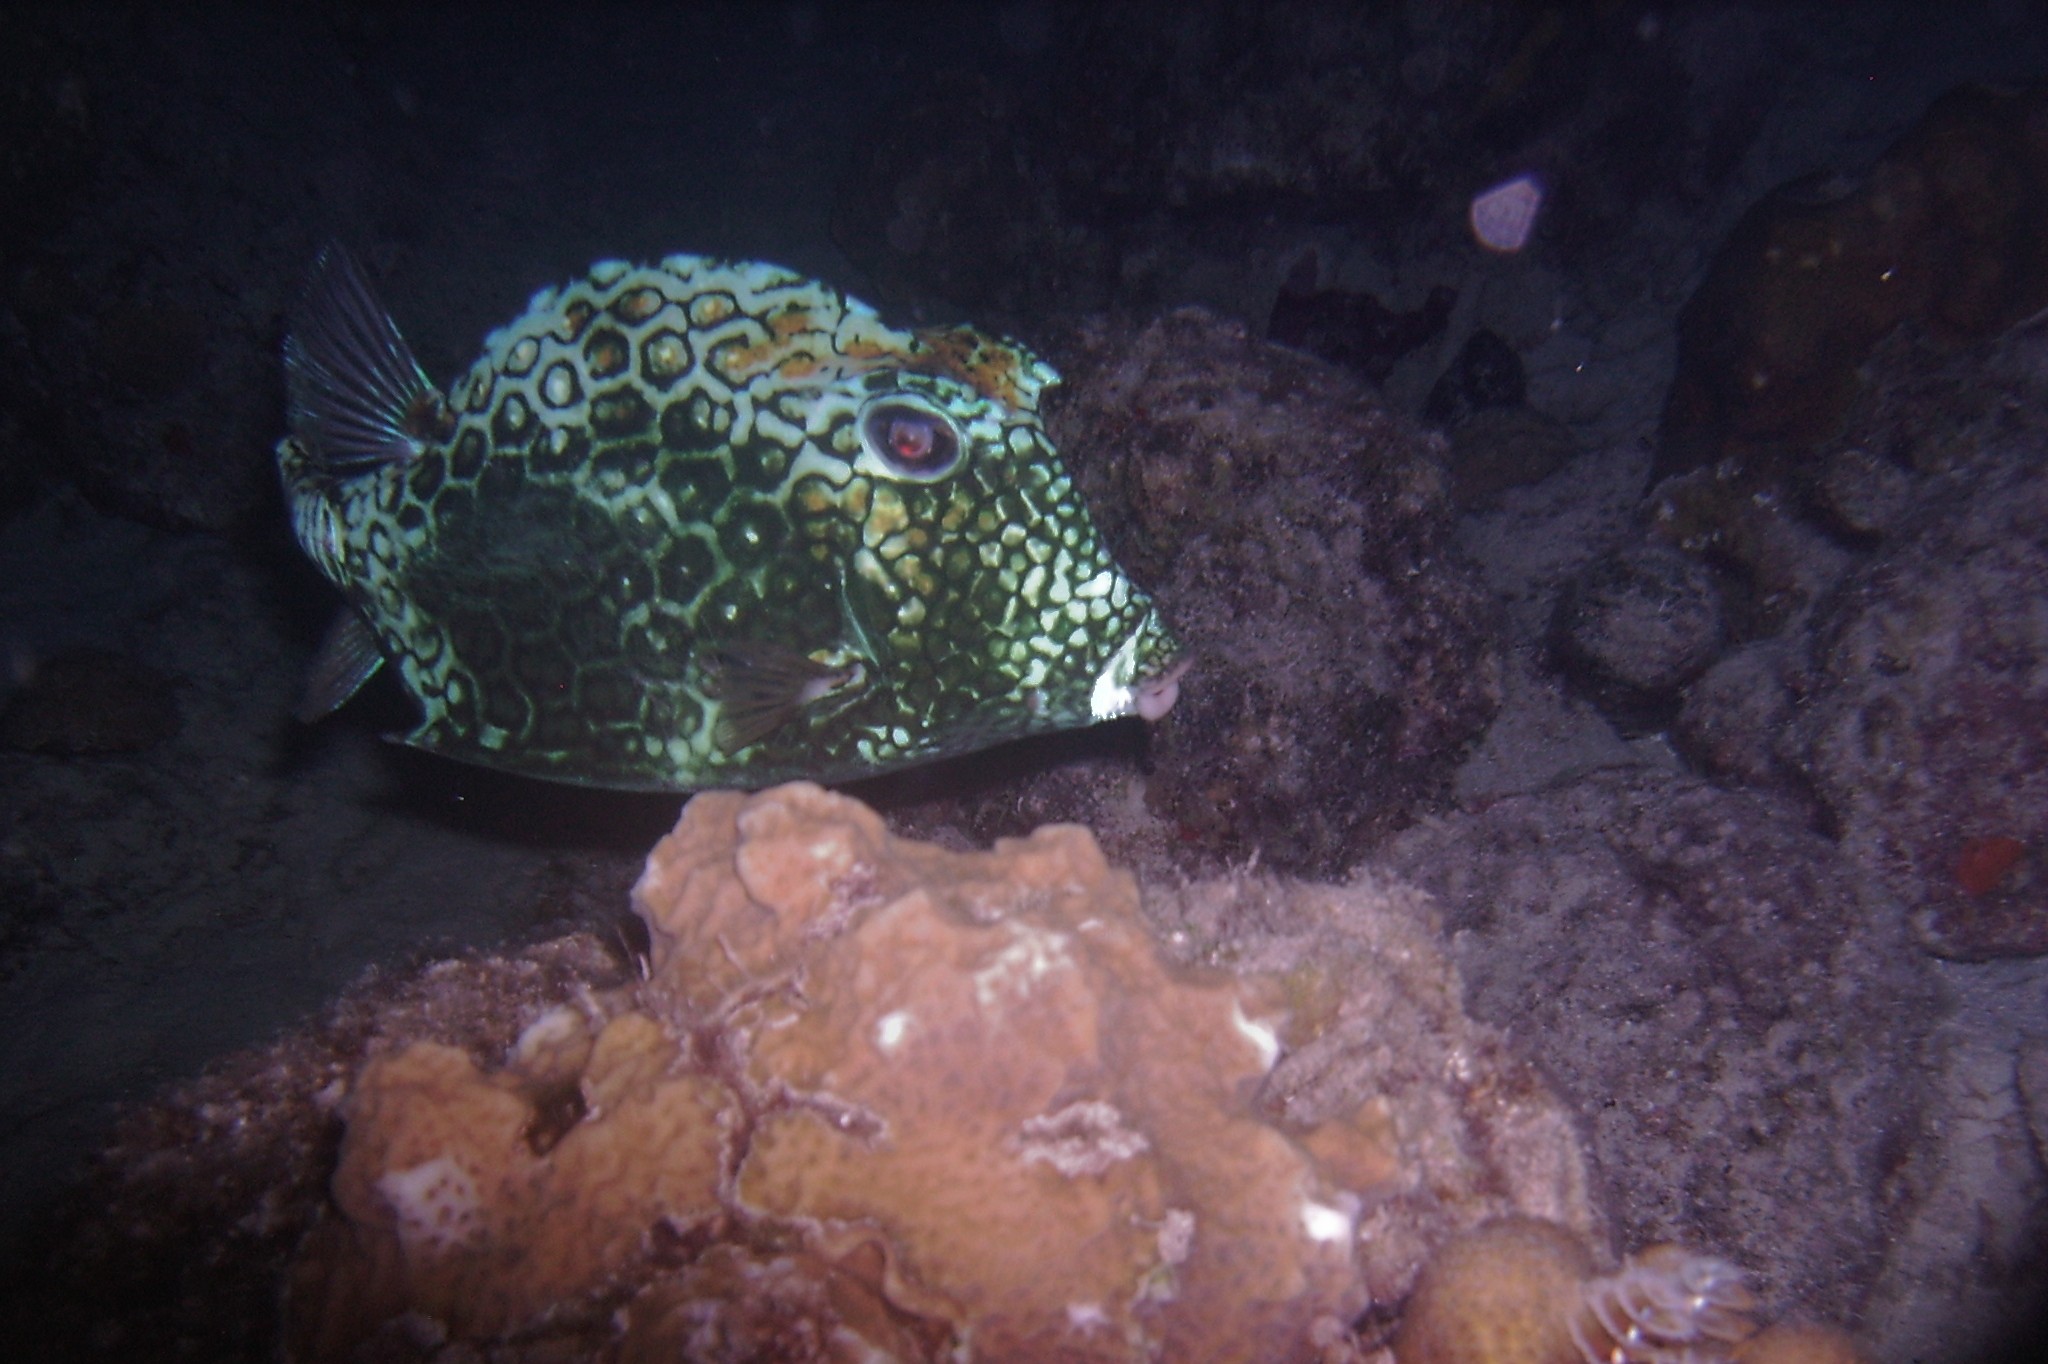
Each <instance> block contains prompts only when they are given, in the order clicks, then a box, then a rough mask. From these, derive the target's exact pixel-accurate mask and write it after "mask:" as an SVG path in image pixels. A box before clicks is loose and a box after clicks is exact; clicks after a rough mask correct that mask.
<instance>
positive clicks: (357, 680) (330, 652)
mask: <svg viewBox="0 0 2048 1364" xmlns="http://www.w3.org/2000/svg"><path fill="white" fill-rule="evenodd" d="M383 663H384V655H383V653H382V651H380V650H379V649H378V647H377V637H376V635H374V634H372V633H371V632H370V627H369V625H368V624H366V623H365V622H364V620H363V618H362V617H361V616H359V615H357V614H356V613H355V612H354V611H352V610H349V609H348V608H346V607H344V608H343V609H342V612H341V614H340V615H338V616H336V617H335V618H334V624H332V625H330V626H328V627H327V637H326V638H325V639H323V640H321V641H320V651H319V652H318V653H316V654H314V655H313V666H312V669H311V670H310V671H309V672H308V673H307V674H306V690H305V692H304V693H303V694H302V695H301V696H300V698H299V708H298V711H297V712H296V714H297V715H298V718H299V720H300V721H301V722H302V723H305V724H311V723H313V721H315V720H318V719H320V718H321V717H322V716H324V715H330V714H332V713H333V712H334V711H336V710H339V709H340V708H341V705H342V703H343V702H344V701H346V700H348V699H349V697H351V696H354V695H355V694H356V692H357V691H358V690H359V689H360V688H361V687H362V685H363V683H365V682H367V681H369V680H370V676H371V674H373V673H375V672H376V671H377V669H378V668H380V667H381V666H383Z"/></svg>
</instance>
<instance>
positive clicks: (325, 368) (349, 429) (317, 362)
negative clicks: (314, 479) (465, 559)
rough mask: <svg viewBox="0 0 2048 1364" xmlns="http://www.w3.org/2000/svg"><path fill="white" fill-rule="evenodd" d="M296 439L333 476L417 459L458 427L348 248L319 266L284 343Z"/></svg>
mask: <svg viewBox="0 0 2048 1364" xmlns="http://www.w3.org/2000/svg"><path fill="white" fill-rule="evenodd" d="M284 370H285V389H286V395H287V397H288V399H289V401H290V421H291V432H292V435H293V436H294V437H296V438H297V439H298V441H299V443H300V444H301V445H303V446H304V447H305V448H306V450H307V451H308V453H309V454H310V455H311V456H312V458H313V459H314V460H315V461H317V462H318V463H319V465H320V466H321V467H322V468H323V469H325V471H326V472H328V473H330V474H338V475H348V474H352V473H359V472H362V471H363V470H365V469H368V468H371V467H373V466H376V465H379V464H389V463H394V462H400V461H404V460H410V459H413V458H414V457H416V456H417V455H418V454H419V453H420V451H421V450H422V449H423V448H424V447H425V445H426V443H427V442H428V441H429V440H431V439H439V438H445V436H446V434H447V428H448V427H449V426H450V425H452V422H451V420H450V414H449V412H448V407H447V404H446V402H445V401H443V399H442V397H441V395H440V394H439V393H438V392H437V391H436V390H435V388H434V386H433V384H431V383H429V382H428V380H427V376H426V375H425V374H424V373H422V372H421V370H420V367H419V362H418V361H417V360H415V359H413V354H412V347H410V346H408V345H406V343H405V338H404V337H402V336H400V335H399V334H398V326H397V324H396V323H394V322H393V321H392V320H391V318H390V315H389V314H387V313H386V312H385V311H384V308H383V305H381V304H380V303H378V302H377V298H376V295H375V294H374V293H373V292H372V291H371V289H370V282H369V280H368V279H367V278H366V277H365V276H364V274H363V270H362V267H361V266H359V265H357V264H356V262H355V258H354V257H353V256H351V255H349V253H348V252H347V250H345V249H344V248H343V247H342V246H341V244H340V243H338V242H330V243H328V244H327V245H326V246H324V247H322V248H321V250H320V254H319V255H318V256H315V257H314V258H313V268H312V270H311V272H310V273H309V275H308V277H307V280H306V288H305V292H304V293H303V294H301V295H300V298H299V303H298V306H297V307H296V308H295V309H294V310H293V312H292V320H291V327H290V330H289V331H288V332H287V333H286V335H285V340H284Z"/></svg>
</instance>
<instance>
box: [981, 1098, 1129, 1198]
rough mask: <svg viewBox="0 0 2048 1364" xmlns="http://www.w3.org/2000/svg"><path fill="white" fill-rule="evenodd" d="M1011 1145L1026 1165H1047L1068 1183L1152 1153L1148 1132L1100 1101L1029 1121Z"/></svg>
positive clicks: (1020, 1129)
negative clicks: (1034, 1162) (1128, 1123)
mask: <svg viewBox="0 0 2048 1364" xmlns="http://www.w3.org/2000/svg"><path fill="white" fill-rule="evenodd" d="M1006 1145H1007V1146H1008V1147H1009V1148H1010V1150H1012V1151H1014V1152H1015V1153H1016V1154H1017V1156H1018V1157H1019V1158H1020V1159H1022V1160H1023V1162H1024V1163H1025V1164H1026V1165H1029V1164H1031V1163H1032V1162H1033V1161H1044V1162H1045V1163H1046V1164H1047V1165H1050V1166H1052V1167H1053V1168H1054V1169H1055V1170H1058V1171H1059V1172H1060V1173H1061V1174H1063V1175H1065V1176H1066V1177H1067V1178H1069V1179H1077V1178H1079V1177H1080V1176H1082V1175H1099V1174H1101V1173H1102V1172H1103V1171H1105V1170H1107V1169H1109V1167H1110V1166H1112V1165H1115V1164H1116V1163H1117V1162H1118V1161H1122V1160H1130V1159H1132V1158H1134V1157H1136V1156H1141V1155H1143V1154H1144V1153H1145V1152H1147V1151H1149V1150H1151V1149H1152V1143H1151V1142H1149V1141H1147V1140H1145V1134H1144V1133H1143V1132H1139V1131H1136V1130H1134V1129H1132V1128H1129V1127H1126V1126H1125V1125H1124V1115H1123V1114H1121V1113H1119V1112H1117V1110H1116V1108H1115V1106H1114V1105H1111V1104H1107V1103H1104V1102H1103V1101H1102V1100H1100V1099H1082V1100H1080V1101H1078V1102H1076V1103H1070V1104H1068V1105H1067V1106H1066V1107H1065V1108H1062V1109H1061V1110H1060V1111H1059V1112H1057V1113H1047V1114H1045V1115H1044V1116H1042V1117H1036V1118H1026V1119H1025V1120H1024V1121H1023V1123H1021V1124H1020V1125H1019V1126H1018V1128H1017V1134H1016V1135H1015V1136H1013V1137H1011V1138H1010V1139H1009V1141H1008V1142H1007V1143H1006Z"/></svg>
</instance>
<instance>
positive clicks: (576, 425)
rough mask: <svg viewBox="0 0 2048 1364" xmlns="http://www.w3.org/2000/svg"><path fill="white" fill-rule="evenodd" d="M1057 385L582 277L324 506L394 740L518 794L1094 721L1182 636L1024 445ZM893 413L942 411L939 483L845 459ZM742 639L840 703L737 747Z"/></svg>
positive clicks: (895, 760)
mask: <svg viewBox="0 0 2048 1364" xmlns="http://www.w3.org/2000/svg"><path fill="white" fill-rule="evenodd" d="M1056 378H1057V376H1056V375H1054V374H1053V372H1052V371H1051V369H1050V368H1049V367H1047V366H1046V365H1045V364H1043V363H1042V362H1041V361H1039V360H1037V359H1036V358H1035V357H1033V356H1031V355H1030V354H1029V353H1028V352H1027V351H1025V350H1023V349H1022V348H1021V347H1018V346H1015V345H1013V344H1011V343H1007V342H1001V341H997V340H994V339H992V338H989V337H986V336H983V335H982V334H980V333H977V332H974V331H971V330H969V329H966V328H950V329H935V330H928V331H924V332H918V333H908V332H902V331H897V330H894V329H891V328H889V327H887V326H885V325H883V324H882V323H881V322H880V321H879V319H878V318H877V317H876V316H875V314H874V313H873V312H872V311H871V310H870V309H868V308H867V307H866V306H865V305H863V304H861V303H859V302H857V301H855V300H851V299H847V298H845V297H844V296H842V295H841V294H839V293H838V292H837V291H836V290H834V289H832V288H830V287H829V286H826V285H823V284H819V283H816V282H814V281H810V280H807V279H805V278H803V277H801V276H798V275H796V274H793V273H791V272H789V271H786V270H783V269H781V268H779V267H774V266H766V265H760V264H753V263H726V262H721V261H715V260H710V259H706V258H701V257H690V256H676V257H670V258H668V259H667V260H665V261H663V262H662V263H661V264H660V265H658V266H652V267H647V266H641V267H634V266H628V265H625V264H623V263H605V264H601V265H599V266H597V267H594V268H593V270H592V271H591V272H590V274H589V276H588V277H587V278H586V279H584V280H581V281H578V282H576V283H574V284H571V285H568V286H566V287H564V288H561V289H557V290H546V291H543V292H542V293H540V294H537V295H535V297H534V299H533V300H532V302H531V304H530V305H529V308H528V310H527V312H526V313H525V315H524V316H522V317H521V318H519V319H518V320H517V321H515V322H513V323H512V324H511V325H509V326H507V327H505V328H502V329H500V330H498V331H496V332H494V333H493V334H492V335H491V336H490V337H489V339H488V340H487V342H486V344H485V352H484V355H483V357H482V358H481V359H480V360H478V361H477V363H476V364H475V365H474V366H473V367H472V368H471V369H470V371H469V373H468V374H467V375H466V376H465V377H464V378H463V379H461V380H460V381H459V382H458V383H457V384H456V385H455V386H454V388H453V389H452V391H451V394H450V397H449V400H448V401H449V404H450V406H451V408H452V415H453V418H454V429H453V434H452V436H451V437H450V438H449V439H447V440H446V441H443V442H440V443H437V444H433V445H430V446H429V447H428V448H426V449H424V450H423V451H421V453H420V454H419V455H418V457H417V458H416V459H414V460H412V461H410V462H407V463H402V464H394V465H390V466H387V467H385V468H383V469H381V470H379V471H378V472H377V474H376V475H375V476H374V477H371V478H365V479H361V480H356V481H353V482H348V483H339V484H336V485H335V487H334V489H333V495H334V497H335V499H336V504H335V508H334V520H335V522H336V525H335V527H334V529H333V533H332V537H331V543H333V544H334V545H335V550H334V554H335V558H336V559H337V562H335V563H333V564H331V565H330V574H331V576H333V577H335V579H336V580H337V581H338V582H340V583H341V584H342V586H343V588H344V590H345V591H347V592H349V593H350V595H351V597H352V598H353V600H354V601H355V603H356V605H357V606H358V607H359V608H360V609H361V610H362V611H363V612H364V614H365V616H366V617H367V619H368V620H369V621H370V623H371V625H372V627H373V629H374V630H375V631H376V633H377V635H378V637H379V641H380V643H381V645H382V646H383V649H384V652H385V653H386V655H387V656H389V657H391V658H393V659H395V660H397V661H398V662H399V665H400V668H401V671H402V674H403V678H404V681H405V682H406V684H407V686H408V687H409V689H410V690H412V691H413V692H414V693H415V695H416V696H417V697H418V698H419V700H420V702H421V704H422V705H423V707H424V708H425V712H426V714H425V719H424V721H423V723H422V724H421V725H420V727H419V729H418V730H416V731H415V732H414V733H413V734H412V735H411V736H409V737H410V739H411V741H412V742H414V743H416V744H419V745H420V746H422V747H426V748H430V749H433V750H436V751H440V752H444V753H447V754H449V755H450V756H455V757H468V758H471V759H473V760H476V761H481V762H486V763H488V764H490V765H493V766H499V767H507V768H512V769H514V770H523V771H527V772H531V773H534V774H536V775H543V776H550V777H554V778H558V779H564V780H572V781H583V782H590V783H594V784H601V785H608V786H628V787H643V788H658V789H679V788H688V787H696V786H704V785H740V786H755V785H761V784H765V783H768V782H773V781H781V780H785V779H787V778H790V777H793V776H809V777H813V778H818V779H824V780H832V779H839V778H844V777H848V776H853V775H859V774H862V773H864V772H867V771H871V770H879V769H882V768H885V767H889V766H896V765H901V764H903V763H906V762H911V761H918V760H921V759H923V758H926V757H935V756H943V755H945V754H946V753H949V752H954V751H964V750H965V749H968V748H974V747H980V746H982V745H983V744H985V743H988V742H993V741H996V740H998V739H1003V738H1008V737H1013V736H1016V735H1021V734H1025V733H1030V732H1035V731H1042V730H1049V729H1057V728H1066V727H1071V726H1074V725H1079V724H1086V723H1089V722H1090V720H1091V719H1092V718H1098V717H1095V716H1092V715H1091V714H1090V712H1089V706H1090V704H1091V697H1090V695H1089V689H1090V687H1091V686H1093V685H1095V684H1096V679H1098V678H1099V677H1101V676H1102V675H1103V673H1104V670H1105V668H1108V667H1110V666H1111V665H1112V663H1113V659H1112V657H1111V655H1112V653H1113V652H1114V651H1115V650H1117V649H1119V648H1121V649H1123V650H1125V651H1127V652H1129V653H1132V654H1135V655H1138V657H1137V659H1136V663H1135V664H1134V665H1133V666H1142V665H1145V664H1147V663H1150V662H1157V663H1158V664H1159V665H1160V666H1162V667H1163V666H1164V660H1165V659H1166V658H1167V657H1168V656H1170V655H1171V653H1172V652H1173V647H1174V646H1173V645H1172V642H1171V640H1170V638H1168V637H1167V636H1166V634H1165V631H1164V628H1163V627H1162V626H1160V625H1159V624H1158V622H1157V617H1156V614H1155V613H1154V612H1153V610H1152V606H1151V603H1150V601H1149V600H1148V599H1147V598H1146V597H1145V595H1144V594H1143V593H1142V592H1140V591H1139V590H1138V589H1137V588H1135V587H1134V586H1133V585H1132V584H1131V583H1130V582H1129V581H1128V580H1127V579H1126V578H1125V577H1124V576H1123V574H1122V573H1121V571H1120V570H1119V569H1118V568H1117V566H1116V564H1115V563H1114V562H1113V561H1112V560H1111V558H1110V557H1109V555H1108V553H1107V551H1106V550H1105V549H1104V548H1103V547H1102V545H1101V544H1100V542H1099V541H1098V539H1097V536H1096V532H1095V529H1094V526H1093V523H1092V521H1091V520H1090V518H1089V517H1088V515H1087V512H1086V510H1085V509H1084V508H1083V507H1082V506H1081V505H1080V503H1079V501H1078V498H1077V494H1076V492H1075V490H1074V488H1073V485H1072V483H1071V480H1070V479H1069V478H1068V476H1067V474H1066V473H1065V471H1064V469H1063V467H1062V466H1061V464H1060V461H1059V459H1058V457H1057V455H1056V454H1055V452H1054V451H1053V450H1052V448H1051V446H1050V444H1049V443H1048V441H1047V440H1046V438H1045V435H1044V432H1043V429H1042V427H1041V425H1040V423H1039V419H1038V413H1037V406H1038V397H1039V393H1040V390H1041V389H1042V388H1043V387H1044V386H1045V385H1047V384H1048V383H1051V382H1055V381H1056ZM888 395H895V396H898V397H901V398H903V399H905V400H906V401H914V402H918V403H922V404H928V405H929V407H930V408H933V409H937V410H938V411H940V412H942V413H944V414H945V415H946V416H948V417H949V418H950V419H951V420H952V422H953V423H954V425H955V427H956V429H957V430H958V432H959V433H960V435H961V437H962V446H963V454H962V456H961V458H960V461H959V464H958V466H957V468H956V469H954V470H953V471H952V472H951V473H950V474H948V475H947V476H944V477H940V478H936V479H934V480H931V481H920V480H917V479H915V478H906V477H904V476H902V475H901V473H900V472H899V471H892V470H891V469H889V468H887V467H885V466H884V465H882V464H881V463H880V462H879V461H878V460H877V459H876V457H875V455H874V452H873V451H872V450H871V449H869V448H866V447H864V445H863V441H862V438H861V434H860V429H859V423H860V421H861V420H862V414H863V412H864V411H865V410H868V409H869V408H870V406H871V405H872V404H874V403H876V402H877V401H880V400H882V399H884V398H885V397H886V396H888ZM290 478H291V473H290V471H289V470H288V471H287V479H288V481H289V480H290ZM316 557H321V556H320V554H319V552H318V551H317V550H316ZM762 646H768V647H771V648H773V649H775V650H778V651H780V652H781V654H782V656H785V657H787V656H792V655H796V656H803V657H807V658H810V659H813V660H816V661H818V663H819V665H820V666H821V667H828V666H832V665H833V662H834V660H838V661H839V662H840V663H841V664H843V665H845V666H847V667H849V668H851V667H854V666H855V665H858V674H859V680H858V684H857V685H849V686H848V687H847V688H846V693H845V695H843V696H834V697H833V698H832V699H831V704H829V705H822V706H820V707H818V709H817V713H816V714H813V715H808V716H805V717H802V718H800V719H798V720H797V721H795V722H792V723H790V724H786V725H783V726H780V727H779V728H777V729H776V730H775V731H774V732H771V733H769V734H767V735H765V736H763V737H761V738H759V739H758V740H757V741H755V742H752V743H750V744H748V745H747V746H746V747H744V748H742V749H740V750H738V751H727V747H728V745H722V744H721V742H720V739H719V735H718V731H717V724H716V722H717V719H718V716H719V711H720V706H721V704H722V703H721V701H720V700H719V698H718V694H717V692H718V688H717V687H716V686H715V685H714V683H713V680H712V678H711V676H710V674H709V672H708V671H707V667H706V660H707V659H708V658H711V657H713V656H715V655H716V654H717V652H718V651H720V650H726V649H754V650H758V649H759V648H760V647H762Z"/></svg>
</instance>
